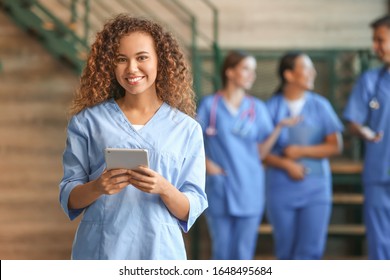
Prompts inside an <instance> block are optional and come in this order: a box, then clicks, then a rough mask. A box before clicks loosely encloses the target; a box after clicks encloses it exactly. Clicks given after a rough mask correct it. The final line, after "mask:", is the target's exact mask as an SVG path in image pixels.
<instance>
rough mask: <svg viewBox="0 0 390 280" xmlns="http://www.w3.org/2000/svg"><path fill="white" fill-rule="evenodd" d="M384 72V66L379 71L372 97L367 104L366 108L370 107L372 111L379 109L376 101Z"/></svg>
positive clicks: (385, 69)
mask: <svg viewBox="0 0 390 280" xmlns="http://www.w3.org/2000/svg"><path fill="white" fill-rule="evenodd" d="M386 71H387V68H386V67H385V66H384V67H383V68H382V69H381V70H380V72H379V75H378V78H377V79H376V82H375V87H374V96H373V97H372V98H371V100H370V102H369V103H368V106H370V108H371V109H373V110H378V109H379V108H380V103H379V101H378V94H379V86H380V84H381V81H382V79H383V76H384V74H385V73H386Z"/></svg>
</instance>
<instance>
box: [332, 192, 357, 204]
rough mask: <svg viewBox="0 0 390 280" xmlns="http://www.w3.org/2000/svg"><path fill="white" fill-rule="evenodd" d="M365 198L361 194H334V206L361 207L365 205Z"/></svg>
mask: <svg viewBox="0 0 390 280" xmlns="http://www.w3.org/2000/svg"><path fill="white" fill-rule="evenodd" d="M363 201H364V197H363V195H362V194H360V193H336V194H333V203H334V204H352V205H361V204H363Z"/></svg>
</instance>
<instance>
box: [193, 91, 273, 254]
mask: <svg viewBox="0 0 390 280" xmlns="http://www.w3.org/2000/svg"><path fill="white" fill-rule="evenodd" d="M215 96H216V95H215V94H214V95H210V96H207V97H205V98H204V99H203V100H202V102H201V104H200V106H199V108H198V120H199V122H200V124H201V126H202V129H203V132H204V141H205V149H206V157H207V158H209V159H210V160H211V161H213V162H215V163H216V164H218V165H219V166H221V167H222V169H223V170H224V171H225V173H226V174H224V175H208V176H207V177H206V193H207V197H208V200H209V208H208V209H207V211H206V219H207V222H208V226H209V232H210V235H211V239H212V258H213V259H252V258H253V256H254V252H255V248H256V242H257V236H258V227H259V223H260V221H261V217H262V215H263V212H264V171H263V167H262V163H261V160H260V156H259V150H258V144H259V143H262V142H263V141H264V140H265V139H266V138H267V137H268V136H269V134H270V133H271V132H272V130H273V125H272V122H271V119H270V117H269V114H268V112H267V109H266V107H265V105H264V103H263V102H261V101H260V100H258V99H255V98H254V97H250V96H246V97H245V98H244V99H243V101H242V102H241V105H240V107H239V109H238V112H237V114H232V113H231V112H230V111H229V109H228V107H227V106H226V104H225V102H224V101H223V98H222V97H220V98H219V99H218V100H217V101H218V102H215V101H216V99H215V98H216V97H215ZM213 104H216V106H215V105H213ZM249 112H252V114H250V113H249ZM210 114H211V115H210ZM210 117H212V118H213V117H215V118H216V124H215V129H216V132H217V133H216V135H208V134H207V133H206V130H207V128H209V126H210Z"/></svg>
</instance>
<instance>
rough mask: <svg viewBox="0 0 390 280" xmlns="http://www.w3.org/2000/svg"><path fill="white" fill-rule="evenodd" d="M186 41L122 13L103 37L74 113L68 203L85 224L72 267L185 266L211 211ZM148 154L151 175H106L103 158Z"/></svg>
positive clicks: (64, 201)
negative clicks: (193, 238)
mask: <svg viewBox="0 0 390 280" xmlns="http://www.w3.org/2000/svg"><path fill="white" fill-rule="evenodd" d="M191 84H192V80H191V76H190V73H189V69H188V66H187V64H186V61H185V59H184V56H183V53H182V51H181V50H180V48H179V45H178V43H177V41H176V40H175V39H174V38H173V37H172V35H171V34H170V33H168V32H166V31H165V30H163V28H162V27H161V26H160V25H159V24H157V23H154V22H152V21H150V20H147V19H140V18H134V17H130V16H128V15H124V14H121V15H119V16H117V17H115V18H114V19H112V20H110V21H109V22H107V23H106V24H105V25H104V27H103V30H102V31H101V32H99V33H98V34H97V37H96V41H95V42H94V44H93V45H92V48H91V52H90V55H89V58H88V61H87V65H86V67H85V69H84V72H83V74H82V76H81V83H80V88H79V90H78V92H77V94H76V96H75V98H74V100H73V103H72V107H71V114H72V117H71V119H70V121H69V124H68V130H67V133H68V137H67V145H66V149H65V152H64V155H63V166H64V177H63V179H62V181H61V183H60V202H61V206H62V207H63V209H64V211H65V213H66V214H67V215H68V217H69V218H70V219H71V220H73V219H75V218H76V217H77V216H79V215H80V214H81V213H83V218H82V220H81V222H80V225H79V227H78V230H77V233H76V237H75V240H74V243H73V250H72V258H73V259H185V258H186V252H185V247H184V242H183V237H182V234H181V231H180V228H181V229H182V230H183V231H184V232H187V231H188V230H189V229H190V227H191V226H192V225H193V224H194V222H195V220H196V219H197V217H198V216H199V215H200V214H201V213H202V212H203V210H204V209H205V208H206V207H207V199H206V195H205V192H204V184H205V156H204V148H203V139H202V130H201V128H200V126H199V124H198V123H197V122H196V121H195V120H194V119H193V118H192V117H193V116H194V114H195V102H194V93H193V91H192V88H191ZM108 147H112V148H129V149H147V150H148V156H149V167H145V166H139V167H138V168H137V169H136V170H129V169H111V170H107V169H106V163H105V159H104V149H105V148H108Z"/></svg>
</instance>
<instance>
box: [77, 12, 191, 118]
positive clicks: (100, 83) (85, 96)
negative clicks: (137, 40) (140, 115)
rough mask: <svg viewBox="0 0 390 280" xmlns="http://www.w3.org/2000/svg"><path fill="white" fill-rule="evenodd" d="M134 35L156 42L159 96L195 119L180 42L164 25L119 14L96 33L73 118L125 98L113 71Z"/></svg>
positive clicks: (188, 78)
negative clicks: (120, 51)
mask: <svg viewBox="0 0 390 280" xmlns="http://www.w3.org/2000/svg"><path fill="white" fill-rule="evenodd" d="M132 32H143V33H146V34H149V35H150V36H151V37H152V38H153V40H154V42H155V47H156V52H157V57H158V69H157V78H156V92H157V96H158V97H159V98H160V99H161V100H162V101H164V102H166V103H167V104H169V105H170V106H172V107H174V108H177V109H178V110H180V111H182V112H184V113H185V114H187V115H189V116H191V117H194V116H195V106H196V105H195V94H194V91H193V89H192V76H191V74H190V70H189V66H188V64H187V61H186V59H185V57H184V54H183V52H182V50H181V49H180V46H179V44H178V42H177V41H176V39H175V38H174V37H173V36H172V34H171V33H169V32H167V31H166V30H164V29H163V27H162V26H161V25H159V24H157V23H155V22H153V21H151V20H149V19H145V18H137V17H132V16H130V15H127V14H119V15H118V16H116V17H115V18H113V19H111V20H110V21H108V22H107V23H106V24H105V25H104V27H103V30H102V31H100V32H98V33H97V35H96V40H95V42H94V43H93V44H92V47H91V51H90V53H89V56H88V59H87V65H86V66H85V68H84V70H83V73H82V75H81V79H80V86H79V89H78V90H77V91H76V94H75V97H74V98H73V101H72V104H71V108H70V114H71V115H75V114H77V113H79V112H80V111H82V110H83V109H85V108H87V107H92V106H94V105H97V104H99V103H101V102H103V101H105V100H107V99H109V98H112V97H113V98H115V99H118V98H120V97H122V96H124V95H125V90H124V89H123V88H122V87H121V86H120V85H119V83H118V82H117V80H116V78H115V72H114V71H115V67H116V58H117V55H118V48H119V42H120V39H121V38H122V37H123V36H126V35H128V34H130V33H132Z"/></svg>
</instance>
